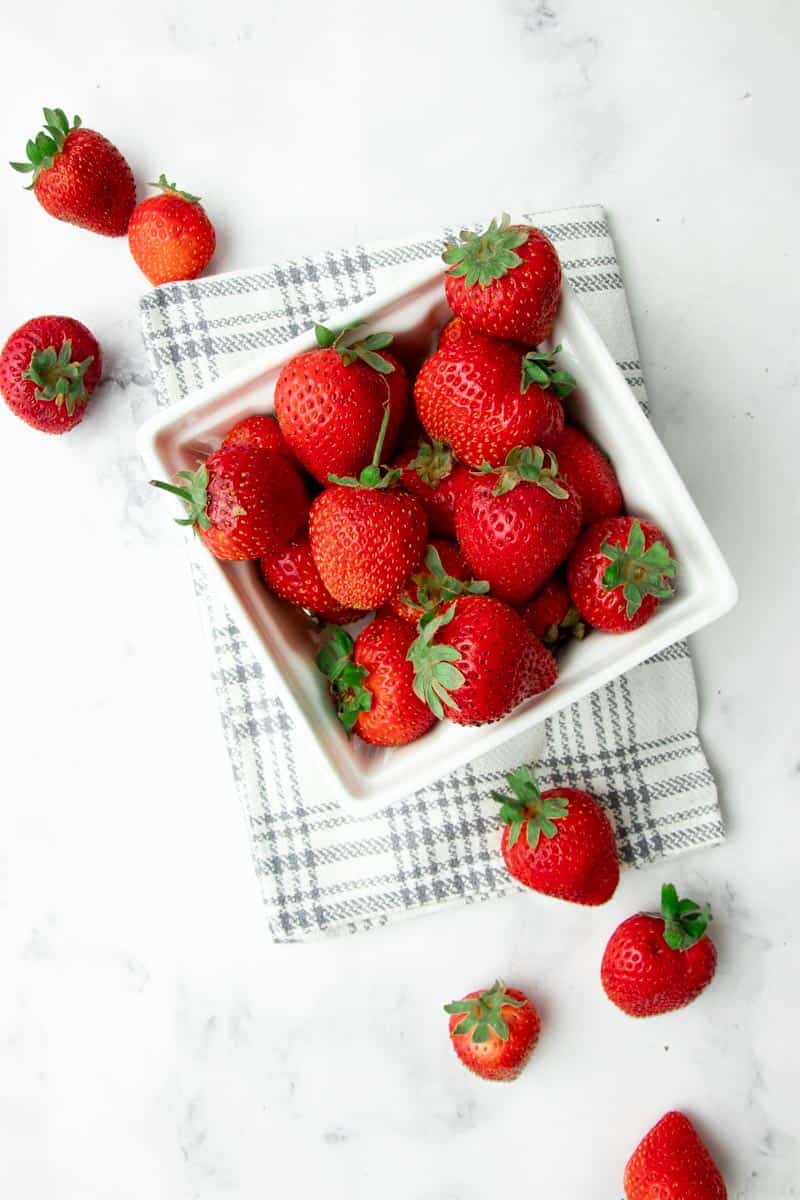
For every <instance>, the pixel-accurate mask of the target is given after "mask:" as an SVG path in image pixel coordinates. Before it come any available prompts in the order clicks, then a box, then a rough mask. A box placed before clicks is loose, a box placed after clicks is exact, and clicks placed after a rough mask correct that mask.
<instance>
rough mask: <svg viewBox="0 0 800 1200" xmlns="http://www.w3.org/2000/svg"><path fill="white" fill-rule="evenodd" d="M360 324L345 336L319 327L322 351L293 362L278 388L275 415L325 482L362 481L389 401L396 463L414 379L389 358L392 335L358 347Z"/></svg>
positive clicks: (389, 438) (388, 442)
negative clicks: (331, 477) (332, 477)
mask: <svg viewBox="0 0 800 1200" xmlns="http://www.w3.org/2000/svg"><path fill="white" fill-rule="evenodd" d="M357 328H358V326H357V325H351V326H347V327H346V328H344V329H340V330H339V331H338V333H335V332H334V331H333V330H330V329H326V328H325V326H324V325H317V326H316V328H315V333H316V338H317V348H316V349H315V350H307V351H306V352H305V353H304V354H298V355H296V356H295V357H294V358H293V359H291V360H290V361H289V362H288V363H286V364H285V365H284V367H283V369H282V370H281V373H280V375H279V376H278V381H277V383H276V385H275V415H276V416H277V418H278V423H279V424H280V427H281V432H282V433H283V436H284V437H285V438H286V441H287V442H288V444H289V447H290V449H291V451H292V453H293V454H294V455H295V456H296V457H297V458H298V459H299V460H300V462H301V463H302V464H303V466H304V467H305V468H306V470H307V471H309V472H310V473H311V474H312V475H313V476H314V478H315V479H317V480H318V481H319V482H320V483H327V482H328V476H329V475H331V474H335V475H347V476H355V475H358V473H359V471H361V470H362V469H363V468H364V467H365V466H367V464H368V463H369V461H370V457H371V455H372V448H373V446H374V445H375V441H376V439H377V436H378V431H379V430H380V428H381V423H382V420H383V412H384V408H385V405H386V400H387V397H388V400H389V425H388V428H387V430H386V434H385V438H384V453H385V454H386V456H387V457H388V456H389V455H390V454H391V452H392V450H393V448H394V445H395V442H396V439H397V433H398V430H399V428H400V422H401V420H402V418H403V412H404V410H405V407H406V401H407V392H408V380H407V378H406V373H405V371H404V370H403V368H402V367H401V366H400V363H399V362H398V361H397V359H396V358H394V357H393V356H392V355H391V354H387V353H385V352H384V353H380V354H379V353H378V351H385V348H386V346H388V345H389V344H390V342H391V341H392V335H391V334H390V333H371V334H369V336H368V337H365V338H362V339H360V340H357V341H353V331H354V330H355V329H357Z"/></svg>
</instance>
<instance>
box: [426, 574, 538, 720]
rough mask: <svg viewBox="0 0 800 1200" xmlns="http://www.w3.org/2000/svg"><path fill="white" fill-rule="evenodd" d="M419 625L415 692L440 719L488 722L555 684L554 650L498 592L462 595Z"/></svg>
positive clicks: (429, 614) (427, 614) (431, 613)
mask: <svg viewBox="0 0 800 1200" xmlns="http://www.w3.org/2000/svg"><path fill="white" fill-rule="evenodd" d="M419 629H420V632H419V635H418V637H417V639H416V641H415V642H414V643H413V645H412V646H411V649H410V650H409V652H408V653H409V658H410V659H411V662H412V663H413V664H414V690H415V692H416V693H417V695H418V696H419V697H420V699H422V700H425V702H426V703H427V704H428V705H429V706H430V708H431V711H432V712H434V713H435V714H436V716H437V717H439V718H442V717H443V716H445V715H447V717H448V718H449V719H450V720H451V721H454V722H455V723H456V724H457V725H484V724H486V723H487V722H489V721H497V720H499V719H500V717H504V716H505V715H506V713H509V712H511V710H512V709H513V708H516V707H517V705H518V704H521V703H522V702H523V700H527V699H529V697H531V696H535V695H537V694H538V693H539V692H543V691H545V690H546V689H547V688H549V687H552V685H553V684H554V683H555V680H556V675H557V674H558V668H557V666H556V660H555V659H554V658H553V656H552V654H551V653H550V651H549V650H546V649H545V648H544V646H543V645H542V643H541V642H540V641H539V640H538V638H535V637H534V636H533V634H532V633H531V631H530V630H529V629H528V626H527V625H526V624H525V622H524V621H523V619H522V617H521V616H520V615H519V613H516V612H514V609H513V608H509V606H508V605H507V604H504V603H503V601H502V600H496V599H495V598H494V597H493V596H460V597H458V598H457V599H456V600H455V601H452V602H451V603H449V604H446V605H445V606H444V607H443V608H442V609H440V610H439V611H438V612H437V611H436V610H435V609H433V610H430V611H429V612H427V613H426V614H425V616H424V617H423V618H422V620H421V621H420V623H419ZM456 664H457V665H456ZM451 693H453V694H451ZM445 707H446V708H447V713H446V714H445V711H444V709H445Z"/></svg>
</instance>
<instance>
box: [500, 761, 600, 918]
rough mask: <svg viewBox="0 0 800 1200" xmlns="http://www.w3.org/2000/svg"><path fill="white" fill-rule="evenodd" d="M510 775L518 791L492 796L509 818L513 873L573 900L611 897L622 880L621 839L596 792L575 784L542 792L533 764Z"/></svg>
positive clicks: (506, 851) (506, 850)
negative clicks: (590, 792)
mask: <svg viewBox="0 0 800 1200" xmlns="http://www.w3.org/2000/svg"><path fill="white" fill-rule="evenodd" d="M506 779H507V781H508V783H509V785H510V787H511V790H512V792H513V793H514V794H513V796H507V795H504V794H503V793H502V792H492V796H493V797H494V799H495V800H497V801H498V803H499V804H500V805H501V806H502V807H501V809H500V814H499V815H500V820H501V821H505V823H506V827H505V829H504V830H503V840H502V851H503V858H504V859H505V863H506V866H507V867H508V870H509V873H510V874H511V875H513V876H514V878H515V879H518V880H519V882H520V883H522V884H524V885H525V887H529V888H532V889H533V891H535V892H543V893H544V895H546V896H556V897H557V898H558V899H559V900H570V901H571V902H572V903H573V904H589V905H597V904H605V902H606V901H607V900H610V899H611V897H612V896H613V895H614V892H615V891H616V888H617V884H618V883H619V860H618V858H617V844H616V842H615V840H614V832H613V830H612V828H611V825H610V824H609V820H608V817H607V816H606V814H605V813H604V812H603V810H602V808H601V807H600V805H599V804H598V803H597V801H596V800H595V799H594V797H593V796H590V795H589V793H588V792H582V791H579V790H578V789H577V788H571V787H557V788H551V790H550V791H547V792H540V791H539V788H538V786H537V784H536V780H535V779H534V777H533V774H532V772H531V770H530V768H529V767H519V768H518V769H517V770H516V771H512V772H511V774H510V775H507V776H506ZM521 834H524V835H525V836H524V837H522V836H520V835H521Z"/></svg>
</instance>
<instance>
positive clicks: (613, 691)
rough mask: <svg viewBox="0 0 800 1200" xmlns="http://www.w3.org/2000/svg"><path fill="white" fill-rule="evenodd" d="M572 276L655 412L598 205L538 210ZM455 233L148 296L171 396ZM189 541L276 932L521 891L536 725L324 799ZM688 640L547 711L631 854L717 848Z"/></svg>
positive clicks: (359, 926)
mask: <svg viewBox="0 0 800 1200" xmlns="http://www.w3.org/2000/svg"><path fill="white" fill-rule="evenodd" d="M528 219H530V220H531V221H533V222H535V223H536V224H538V225H540V226H542V227H543V228H544V229H546V230H547V232H548V233H549V235H550V237H551V238H552V239H553V240H554V242H555V243H556V245H557V246H558V249H559V253H560V255H561V259H562V263H563V265H564V269H565V272H566V274H567V275H568V277H569V280H570V283H571V285H572V287H573V288H574V289H575V291H576V292H578V293H579V295H580V296H581V300H582V303H583V304H584V306H585V308H586V309H587V311H588V313H589V315H590V317H591V318H592V320H593V321H594V323H595V325H596V326H597V327H598V329H599V331H600V333H601V335H602V336H603V338H604V339H605V342H606V344H607V345H608V346H609V347H610V348H611V351H612V353H613V354H614V355H615V357H616V359H617V362H618V364H619V366H620V368H621V370H622V371H623V372H624V374H625V376H626V378H627V380H628V382H629V384H630V385H631V387H632V388H633V389H634V390H635V392H636V395H637V396H638V398H639V401H640V403H641V404H642V405H643V406H644V407H646V398H645V392H644V380H643V378H642V371H641V364H640V362H639V357H638V350H637V347H636V342H635V339H634V335H633V329H632V326H631V321H630V316H629V313H628V308H627V303H626V299H625V292H624V288H623V283H622V278H621V276H620V273H619V269H618V265H617V259H616V254H615V252H614V245H613V242H612V240H611V236H610V234H609V230H608V224H607V222H606V219H605V215H604V213H603V210H602V209H601V208H598V207H587V208H577V209H571V210H569V211H566V212H558V213H539V214H532V215H530V216H529V218H528ZM440 248H441V238H439V237H435V238H428V239H420V240H418V241H414V242H411V243H408V244H401V245H391V246H380V247H374V248H371V249H370V248H362V247H358V248H356V249H352V250H340V251H336V252H331V253H328V254H324V255H320V256H319V257H317V258H299V259H296V260H293V261H292V262H288V263H284V264H282V265H280V266H274V267H270V268H268V269H266V270H261V271H250V272H241V273H237V274H230V275H221V276H216V277H212V278H209V279H199V280H195V281H193V282H189V283H180V284H171V285H168V286H166V287H162V288H159V289H158V290H156V291H154V292H151V293H150V294H149V295H147V296H145V297H144V299H143V300H142V302H141V317H142V324H143V329H144V338H145V343H146V346H147V351H148V354H149V357H150V362H151V365H152V369H153V376H154V379H155V383H156V389H157V393H158V403H159V404H162V405H163V404H169V403H171V402H172V401H173V400H176V399H178V398H180V397H182V396H184V395H186V394H187V392H189V391H192V390H194V389H195V388H198V387H202V386H203V385H205V384H207V383H210V382H211V381H213V380H215V379H217V378H219V377H220V376H221V375H223V374H225V373H226V372H228V371H230V370H231V369H233V368H235V367H237V366H240V365H242V364H244V363H246V362H247V361H248V360H249V359H251V358H252V357H253V355H257V354H259V353H260V352H263V351H264V349H265V348H267V347H269V346H275V345H278V344H280V343H282V342H285V341H287V340H288V339H289V338H292V337H295V336H296V335H297V334H298V333H300V332H302V331H303V330H304V329H306V328H308V327H309V326H310V325H311V324H312V323H313V322H314V321H319V320H331V321H335V315H336V312H337V311H340V310H341V309H343V308H346V307H348V306H349V305H351V304H354V303H357V302H359V301H362V300H364V299H366V298H367V297H369V296H371V295H373V294H374V292H375V291H376V288H378V287H380V288H383V287H384V286H387V285H388V286H392V287H394V286H396V285H397V284H398V283H399V284H402V278H403V272H404V270H405V271H407V270H408V266H409V264H413V263H415V262H418V261H419V260H420V259H423V258H426V257H429V256H430V255H432V254H435V253H437V252H438V251H439V250H440ZM203 553H204V551H203V550H202V549H199V550H198V549H197V547H196V546H194V547H193V549H192V554H193V564H192V571H193V578H194V584H195V590H196V592H197V597H198V600H199V603H200V609H201V613H202V614H203V618H204V624H205V626H206V629H207V633H208V637H209V642H210V646H211V652H212V653H211V662H212V671H213V676H214V681H215V685H216V689H217V695H218V698H219V706H220V712H221V716H222V723H223V729H224V733H225V740H226V743H227V746H228V751H229V754H230V758H231V765H232V768H233V776H234V781H235V784H236V788H237V791H238V793H239V796H240V799H241V801H242V804H243V806H244V810H245V813H246V815H247V819H248V822H249V827H250V831H251V838H252V850H253V858H254V861H255V867H256V871H257V873H258V877H259V881H260V883H261V887H262V891H263V896H264V902H265V905H266V909H267V915H268V920H269V924H270V929H271V931H272V935H273V937H274V938H275V939H276V940H277V941H302V940H308V939H311V938H315V937H319V936H322V935H327V934H340V933H355V932H358V931H360V930H365V929H369V928H371V927H374V926H376V925H382V924H385V923H387V922H388V921H392V920H396V919H399V918H401V917H407V916H412V915H414V914H417V913H421V912H425V911H430V910H431V909H434V908H438V907H440V906H443V905H447V904H472V903H475V902H477V901H479V900H487V899H490V898H493V897H497V896H501V895H504V894H506V893H507V892H510V891H515V890H517V886H516V884H514V883H513V881H511V880H510V879H509V876H508V874H507V873H506V871H505V869H504V866H503V862H502V859H501V857H500V853H499V841H500V838H499V828H498V824H497V821H496V819H495V817H494V810H495V808H496V805H495V804H494V803H493V802H492V801H491V800H490V799H489V792H490V791H491V789H492V788H493V787H497V786H498V784H500V782H501V781H502V777H503V775H504V773H505V772H506V771H508V770H511V769H512V768H513V767H514V766H517V765H519V763H521V762H529V761H531V760H532V759H533V758H534V757H535V756H536V753H537V751H538V749H539V746H538V745H537V744H536V737H535V736H533V737H532V736H531V734H525V735H523V736H522V737H519V738H516V739H515V740H514V741H512V742H509V743H506V745H505V746H503V747H501V748H500V749H499V750H497V751H494V752H493V753H492V754H490V755H488V756H486V758H483V759H479V760H476V761H475V762H473V763H471V764H469V765H468V766H466V767H464V768H462V769H461V770H459V771H457V772H456V773H455V774H453V775H450V776H448V777H447V778H445V779H441V780H439V781H438V782H437V783H435V784H432V785H431V786H430V787H427V788H425V789H424V790H422V791H421V792H418V793H417V794H415V795H412V796H409V797H407V798H406V799H405V800H404V801H402V802H400V803H397V804H395V805H393V806H392V807H390V808H389V809H388V810H384V811H383V812H379V813H377V814H371V815H367V816H352V815H350V814H349V813H345V812H343V811H342V810H341V809H339V808H338V807H337V806H336V805H335V804H333V803H332V802H330V801H328V800H326V799H325V797H324V796H320V795H318V794H317V792H316V790H315V789H314V788H313V787H312V786H311V784H312V782H313V777H312V776H310V775H309V774H308V770H309V768H308V766H307V764H306V763H305V762H304V761H303V758H302V756H298V754H297V752H296V747H295V740H294V734H293V729H292V723H291V720H290V719H289V717H288V716H287V714H286V712H285V711H284V709H283V707H282V704H281V702H280V700H279V699H278V697H277V696H276V695H274V694H273V693H272V692H270V691H269V690H268V687H267V685H266V683H265V679H264V675H263V673H262V670H261V667H260V666H259V663H258V662H257V660H256V659H255V657H254V655H253V653H252V652H251V650H250V648H249V646H248V645H247V643H246V642H245V640H244V638H243V637H242V635H241V634H240V632H239V630H238V629H237V627H236V625H235V624H234V623H233V621H232V620H231V618H230V616H229V615H228V613H227V611H226V609H225V607H224V605H223V604H222V603H221V602H220V600H219V599H218V597H217V596H216V594H215V593H214V592H213V591H212V590H211V589H210V588H209V586H208V581H207V576H206V572H205V569H204V564H203V558H202V555H203ZM696 726H697V695H696V690H695V685H694V678H693V674H692V666H691V661H690V658H689V652H688V649H687V647H686V645H685V643H679V644H677V645H675V646H671V647H669V648H668V649H667V650H665V651H663V652H662V653H661V654H659V655H657V656H656V657H655V658H653V659H650V660H649V661H648V662H646V663H644V664H642V665H641V666H640V667H637V668H636V669H635V670H634V671H631V672H630V673H629V674H628V675H625V676H623V677H621V678H619V679H616V680H614V682H613V683H610V684H609V685H608V686H607V687H605V688H603V689H601V690H600V691H597V692H594V693H593V694H592V695H590V696H587V697H586V698H585V699H584V700H581V701H580V702H579V703H577V704H575V705H573V706H572V707H571V708H569V709H566V710H565V711H564V712H562V713H560V714H559V715H558V716H556V717H554V718H553V719H552V720H550V721H548V722H547V726H546V731H545V743H544V749H543V753H542V757H541V761H540V763H539V767H538V772H539V776H540V779H541V780H542V782H543V784H545V785H552V784H555V783H562V784H570V785H572V786H576V787H585V788H588V789H589V790H590V791H591V792H592V793H593V794H594V795H595V796H597V797H598V798H599V799H600V800H601V801H602V802H603V804H604V805H605V806H606V809H607V811H608V813H609V816H610V818H611V820H612V822H613V824H614V828H615V831H616V835H617V839H618V844H619V849H620V855H621V858H622V860H623V862H624V863H625V864H627V865H630V866H642V865H644V864H646V863H652V862H655V861H656V860H658V859H661V858H665V857H667V856H670V855H674V854H677V853H680V852H682V851H684V850H691V849H696V848H697V847H699V846H707V845H710V844H713V843H715V842H718V841H720V840H721V839H722V837H723V836H724V834H723V827H722V820H721V816H720V812H719V807H718V804H717V794H716V787H715V785H714V780H713V777H712V775H711V772H710V770H709V767H708V763H707V762H706V759H705V756H704V754H703V750H702V747H701V746H700V742H699V740H698V737H697V732H696Z"/></svg>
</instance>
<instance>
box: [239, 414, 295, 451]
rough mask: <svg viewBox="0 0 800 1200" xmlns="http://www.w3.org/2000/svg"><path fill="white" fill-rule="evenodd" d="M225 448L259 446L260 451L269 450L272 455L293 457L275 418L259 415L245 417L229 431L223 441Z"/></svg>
mask: <svg viewBox="0 0 800 1200" xmlns="http://www.w3.org/2000/svg"><path fill="white" fill-rule="evenodd" d="M222 445H223V446H257V447H258V449H260V450H269V451H271V453H272V454H283V455H284V456H288V457H291V451H290V450H289V447H288V446H287V445H286V441H285V439H284V436H283V434H282V433H281V427H280V425H279V424H278V422H277V421H276V420H275V418H274V417H273V416H270V415H266V414H265V415H264V416H261V415H260V414H257V415H256V416H253V417H244V419H243V420H241V421H237V422H236V424H235V425H234V426H233V428H232V429H229V430H228V432H227V433H226V434H225V437H224V438H223V439H222Z"/></svg>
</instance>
